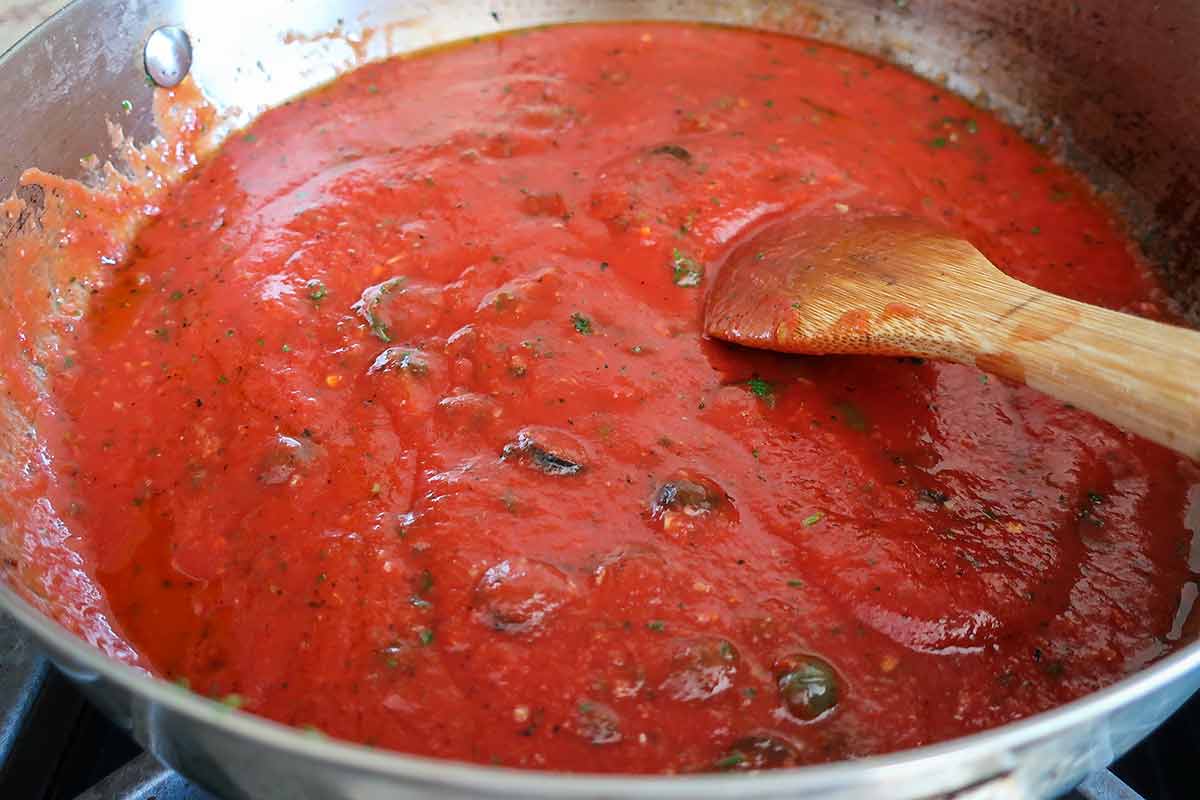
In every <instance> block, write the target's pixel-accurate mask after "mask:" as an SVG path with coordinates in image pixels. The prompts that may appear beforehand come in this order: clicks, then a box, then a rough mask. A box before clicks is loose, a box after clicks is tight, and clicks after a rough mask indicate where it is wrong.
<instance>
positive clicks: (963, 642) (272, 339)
mask: <svg viewBox="0 0 1200 800" xmlns="http://www.w3.org/2000/svg"><path fill="white" fill-rule="evenodd" d="M795 211H806V212H811V213H813V214H822V215H827V214H839V213H842V214H867V213H872V212H880V211H884V212H904V213H909V214H914V215H918V216H922V217H926V218H929V219H931V220H935V221H937V222H939V223H942V224H944V225H947V226H949V227H950V228H951V229H953V230H956V231H958V232H960V233H961V234H962V235H964V236H965V237H967V238H969V239H970V240H971V241H972V242H974V243H975V244H976V245H977V246H979V247H980V248H981V249H982V250H983V251H984V252H985V253H986V254H987V255H988V256H989V257H990V258H992V259H993V260H994V261H995V262H996V263H998V264H999V265H1000V266H1001V267H1002V268H1004V269H1005V270H1006V271H1008V272H1009V273H1010V274H1012V275H1013V276H1015V277H1017V278H1019V279H1022V280H1025V281H1028V282H1031V283H1034V284H1036V285H1038V286H1040V287H1043V288H1045V289H1049V290H1051V291H1055V292H1058V293H1061V294H1065V295H1069V296H1071V297H1074V298H1078V299H1080V300H1084V301H1088V302H1091V303H1098V304H1101V305H1104V306H1108V307H1112V308H1118V309H1123V310H1127V311H1132V312H1135V313H1140V314H1144V315H1149V316H1163V315H1166V314H1167V313H1168V312H1167V311H1166V309H1165V306H1164V304H1163V301H1162V297H1163V295H1162V293H1161V290H1160V289H1159V287H1158V285H1157V284H1156V282H1155V280H1154V279H1153V278H1152V276H1151V275H1150V273H1149V272H1148V270H1147V269H1146V267H1145V265H1144V263H1143V262H1142V261H1141V260H1140V258H1139V256H1137V255H1136V254H1135V252H1134V250H1133V248H1132V247H1131V245H1130V244H1129V242H1128V240H1127V236H1126V234H1125V233H1124V231H1123V229H1122V227H1121V225H1120V224H1119V223H1118V222H1117V221H1116V220H1115V218H1114V216H1113V214H1112V213H1111V212H1110V211H1109V210H1107V209H1106V208H1105V206H1104V205H1103V204H1102V203H1101V202H1099V201H1098V200H1097V198H1095V197H1094V196H1093V194H1092V193H1091V191H1090V190H1089V188H1088V187H1087V185H1086V184H1085V183H1084V182H1082V181H1081V180H1080V179H1079V178H1078V177H1076V176H1075V175H1073V174H1071V173H1069V172H1068V171H1066V170H1065V169H1064V168H1063V167H1061V166H1059V165H1057V164H1056V163H1055V162H1054V161H1052V160H1051V159H1050V158H1049V157H1048V156H1047V155H1045V154H1043V153H1042V152H1040V151H1039V150H1038V149H1036V148H1035V147H1034V146H1032V145H1030V144H1028V143H1026V142H1024V141H1023V140H1022V139H1021V138H1020V137H1019V136H1018V135H1017V134H1016V133H1015V132H1014V131H1013V130H1011V129H1010V128H1008V127H1005V126H1004V125H1002V124H1001V123H999V122H998V121H997V120H996V119H994V118H993V117H992V116H990V115H989V114H988V113H986V112H984V111H981V110H980V109H978V108H976V107H973V106H971V105H969V104H967V103H966V102H964V101H963V100H961V99H958V98H956V97H955V96H953V95H951V94H949V93H947V91H946V90H945V89H943V88H940V87H937V86H934V85H932V84H929V83H926V82H924V81H922V80H920V79H917V78H915V77H913V76H912V75H909V74H907V73H905V72H903V71H901V70H899V69H896V68H893V67H890V66H887V65H885V64H883V63H881V62H878V61H874V60H872V59H870V58H867V57H864V56H861V55H857V54H854V53H851V52H848V51H846V50H842V49H838V48H834V47H829V46H825V45H821V44H817V43H814V42H810V41H805V40H801V39H793V38H786V37H781V36H775V35H767V34H760V33H751V32H745V31H737V30H730V29H718V28H705V27H693V26H684V25H634V24H622V25H602V26H579V27H566V28H556V29H545V30H537V31H531V32H526V33H521V34H517V35H511V36H506V37H503V38H498V39H490V40H485V41H481V42H477V43H474V44H470V45H464V46H459V47H454V48H450V49H445V50H441V51H437V52H434V53H431V54H427V55H424V56H421V57H414V58H401V59H395V60H391V61H388V62H385V63H379V64H374V65H369V66H366V67H363V68H362V69H359V70H357V71H356V72H354V73H352V74H350V75H347V76H346V77H344V78H342V79H340V80H338V81H337V82H335V83H333V84H332V85H330V86H328V87H325V88H323V89H321V90H319V91H316V92H314V93H312V94H310V95H308V96H306V97H303V98H300V99H297V100H295V101H294V102H291V103H288V104H286V105H285V106H283V107H280V108H277V109H274V110H271V111H268V112H267V113H265V114H263V115H262V116H261V117H260V118H259V119H258V120H257V121H256V122H255V123H254V125H253V126H252V127H251V128H249V129H248V130H247V131H244V132H243V133H242V134H239V135H236V136H235V137H234V138H233V139H231V140H230V141H229V142H228V143H227V144H226V145H225V147H224V148H223V150H222V151H221V152H220V153H219V154H217V155H216V156H215V157H214V158H212V159H211V160H210V161H209V162H207V163H206V164H204V165H202V166H201V167H200V168H199V169H197V170H196V172H195V173H194V174H193V176H192V177H191V178H190V179H189V180H187V181H186V182H184V183H183V184H182V185H180V186H179V187H178V188H177V189H175V190H173V191H172V192H171V194H170V196H169V198H168V199H167V201H166V202H165V203H164V204H163V206H162V208H161V211H160V213H159V214H158V215H157V216H156V218H155V219H154V220H153V221H152V222H151V223H150V224H149V225H148V226H147V227H146V228H145V229H144V230H143V231H142V233H141V234H140V236H139V238H138V240H137V243H136V245H135V247H134V250H133V253H132V256H131V257H130V258H129V259H128V260H127V261H126V262H125V263H122V264H120V265H117V266H114V267H112V268H110V271H109V272H108V273H107V276H106V277H105V279H104V280H103V281H102V285H101V286H100V287H99V291H97V292H96V293H95V294H94V296H93V299H92V307H91V310H90V313H89V315H88V316H87V318H86V320H85V322H84V324H82V325H81V326H79V327H78V329H77V330H76V331H75V333H74V337H75V338H74V339H73V340H72V341H71V345H72V347H74V349H75V352H76V355H75V356H74V357H73V360H72V363H71V364H69V365H68V366H67V367H66V368H64V370H63V371H62V373H61V374H60V375H57V376H56V377H55V382H54V392H55V394H54V397H55V402H56V403H57V404H58V411H57V413H58V415H59V417H60V418H61V420H63V424H66V425H69V426H70V428H71V429H72V430H73V431H74V435H72V436H70V437H67V438H66V439H64V440H63V441H61V442H56V443H54V444H53V445H52V450H53V456H54V459H55V463H57V464H58V465H59V468H58V475H59V485H58V486H57V487H56V488H55V490H54V493H55V494H54V496H55V497H56V503H57V504H58V505H60V506H61V507H67V506H66V504H68V503H69V504H70V509H71V514H70V515H69V524H70V526H71V530H72V531H73V533H74V534H75V540H76V542H77V543H78V546H79V547H80V548H81V550H83V551H85V552H86V553H87V554H88V558H89V559H90V563H91V564H92V565H93V567H94V573H95V576H96V577H97V579H98V580H99V582H100V584H101V585H102V587H103V590H104V593H105V595H106V597H107V600H108V603H109V605H110V607H111V611H112V615H113V617H114V619H115V624H116V627H117V629H118V630H119V632H120V633H121V634H122V635H123V636H125V637H126V638H128V640H129V641H130V642H131V643H132V644H133V645H134V646H135V647H136V648H137V650H138V651H139V652H140V653H141V655H142V656H143V657H144V659H145V662H146V663H147V664H149V665H151V666H152V668H153V669H154V670H156V671H157V672H158V673H160V674H161V675H163V676H165V677H168V678H171V679H178V680H186V681H187V683H188V685H189V686H190V688H191V689H192V690H193V691H196V692H200V693H203V694H205V695H208V696H211V697H213V698H219V699H224V700H225V701H226V702H228V703H229V704H230V705H234V706H240V707H242V708H244V709H246V710H249V711H252V712H255V713H258V714H262V715H265V716H268V717H271V718H274V719H277V720H280V721H283V722H285V723H289V724H292V725H297V726H314V727H315V728H317V729H319V730H320V731H322V732H324V733H326V734H328V735H331V736H336V737H341V738H345V739H350V740H354V741H358V742H365V743H368V744H371V745H376V746H380V747H386V748H394V749H398V750H403V751H407V752H411V753H420V754H428V755H434V756H442V757H447V758H456V759H466V760H471V761H478V762H484V763H495V764H503V765H509V766H518V767H530V768H544V769H557V770H587V771H606V772H607V771H622V772H664V771H692V770H709V769H748V768H757V767H769V766H783V765H792V764H802V763H811V762H822V761H830V760H835V759H843V758H848V757H855V756H862V755H866V754H871V753H878V752H884V751H890V750H896V749H899V748H906V747H912V746H916V745H921V744H926V743H929V742H933V741H936V740H939V739H945V738H948V737H953V736H956V735H960V734H964V733H968V732H970V731H975V730H979V729H982V728H986V727H989V726H993V725H997V724H999V723H1003V722H1006V721H1009V720H1013V719H1016V718H1018V717H1021V716H1024V715H1027V714H1030V713H1033V712H1037V711H1040V710H1043V709H1048V708H1051V707H1053V706H1055V705H1058V704H1060V703H1063V702H1065V701H1068V700H1071V699H1073V698H1076V697H1079V696H1080V695H1082V694H1084V693H1086V692H1089V691H1091V690H1094V689H1097V688H1099V687H1102V686H1104V685H1106V684H1109V683H1111V682H1112V681H1114V680H1116V679H1118V678H1120V677H1121V676H1123V675H1125V674H1127V673H1129V672H1131V671H1134V670H1136V669H1138V668H1139V667H1141V666H1143V665H1145V664H1146V663H1148V662H1150V661H1152V660H1154V659H1155V658H1157V657H1159V656H1161V655H1162V654H1164V653H1166V652H1167V651H1169V650H1170V649H1171V647H1172V645H1173V643H1174V642H1175V641H1176V640H1178V639H1179V638H1180V637H1181V636H1182V635H1183V631H1184V629H1185V628H1186V627H1187V626H1188V625H1189V624H1190V623H1187V621H1186V617H1187V611H1188V609H1187V608H1186V607H1185V608H1180V596H1181V588H1183V587H1184V584H1185V582H1186V581H1188V580H1189V579H1190V578H1191V574H1192V573H1191V571H1190V570H1189V565H1188V559H1187V554H1188V550H1189V547H1190V546H1191V539H1190V537H1191V536H1192V534H1193V533H1194V532H1193V531H1189V529H1188V527H1187V521H1186V519H1185V516H1186V513H1185V512H1186V509H1187V507H1188V503H1189V493H1191V500H1190V502H1191V503H1193V504H1195V503H1197V502H1200V501H1198V500H1197V494H1198V492H1197V490H1196V489H1195V487H1196V485H1197V484H1198V483H1200V473H1198V470H1197V467H1196V465H1195V464H1193V463H1191V462H1188V461H1186V460H1184V459H1182V458H1181V457H1179V456H1177V455H1175V454H1173V453H1171V452H1169V451H1167V450H1164V449H1162V448H1160V447H1157V446H1154V445H1151V444H1148V443H1146V442H1145V441H1142V440H1139V439H1137V438H1135V437H1132V436H1130V435H1126V434H1124V433H1122V432H1120V431H1118V430H1117V429H1115V428H1113V427H1112V426H1110V425H1107V424H1105V423H1102V422H1099V421H1097V420H1096V419H1094V418H1092V417H1091V416H1089V415H1087V414H1085V413H1082V412H1080V411H1077V410H1074V409H1072V408H1069V407H1065V406H1064V405H1062V404H1061V403H1059V402H1056V401H1054V400H1051V399H1049V398H1047V397H1044V396H1042V395H1039V394H1038V393H1036V392H1034V391H1031V390H1029V389H1026V388H1024V387H1021V386H1016V385H1011V384H1008V383H1005V382H1003V381H1000V380H998V379H995V378H989V377H988V376H987V375H986V374H984V373H982V372H980V371H978V370H976V369H973V368H967V367H962V366H955V365H947V364H938V363H925V362H920V361H913V360H904V359H884V358H832V357H830V358H795V357H777V356H774V355H770V354H765V353H754V352H750V351H745V350H739V349H737V348H734V347H731V346H727V345H724V344H721V343H717V342H713V341H706V340H705V339H704V338H703V337H702V336H701V335H700V306H701V301H702V298H703V296H704V292H705V291H706V287H707V286H708V285H709V283H710V282H711V278H712V275H713V273H714V270H715V269H716V268H717V265H719V263H720V259H721V258H722V256H723V255H724V254H726V253H727V252H728V250H729V249H730V247H731V243H732V242H733V241H734V240H735V239H737V238H738V237H740V236H744V235H745V234H746V233H747V232H748V231H751V230H753V229H754V228H755V227H756V226H759V225H761V224H763V223H764V222H765V221H767V220H769V219H770V218H771V217H773V216H775V215H778V214H782V213H785V212H795ZM1193 594H1194V592H1193ZM1188 596H1190V595H1188Z"/></svg>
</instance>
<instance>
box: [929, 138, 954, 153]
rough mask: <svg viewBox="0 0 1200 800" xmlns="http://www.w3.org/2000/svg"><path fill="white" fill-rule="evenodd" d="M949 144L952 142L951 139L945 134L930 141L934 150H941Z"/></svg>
mask: <svg viewBox="0 0 1200 800" xmlns="http://www.w3.org/2000/svg"><path fill="white" fill-rule="evenodd" d="M948 144H950V141H949V140H948V139H947V138H946V137H944V136H938V137H937V138H934V139H931V140H930V141H929V146H930V147H932V148H933V149H934V150H941V149H942V148H943V147H945V146H946V145H948Z"/></svg>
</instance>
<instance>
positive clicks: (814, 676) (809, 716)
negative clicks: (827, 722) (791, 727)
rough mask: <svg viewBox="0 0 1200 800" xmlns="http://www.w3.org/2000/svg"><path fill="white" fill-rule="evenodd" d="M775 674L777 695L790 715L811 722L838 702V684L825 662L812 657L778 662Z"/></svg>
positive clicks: (803, 656)
mask: <svg viewBox="0 0 1200 800" xmlns="http://www.w3.org/2000/svg"><path fill="white" fill-rule="evenodd" d="M776 675H778V679H779V694H780V695H781V696H782V697H783V702H784V703H785V704H786V705H787V709H788V711H790V712H791V713H792V715H793V716H796V717H799V718H800V719H803V720H814V719H816V718H817V717H819V716H821V715H822V714H824V713H825V712H826V711H828V710H829V709H831V708H833V707H834V706H836V705H837V703H838V697H839V695H840V694H841V687H840V685H839V684H840V681H839V680H838V676H837V673H836V672H834V669H833V667H832V666H831V665H830V664H829V662H828V661H825V660H824V659H821V658H817V657H816V656H811V655H798V656H791V657H788V658H785V659H781V660H780V662H779V663H778V664H777V669H776Z"/></svg>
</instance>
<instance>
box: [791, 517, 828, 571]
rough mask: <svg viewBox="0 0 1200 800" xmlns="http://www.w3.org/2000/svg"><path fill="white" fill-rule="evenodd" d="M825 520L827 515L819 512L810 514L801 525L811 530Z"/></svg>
mask: <svg viewBox="0 0 1200 800" xmlns="http://www.w3.org/2000/svg"><path fill="white" fill-rule="evenodd" d="M823 519H825V515H824V514H822V513H821V512H820V511H818V512H816V513H815V514H809V515H808V516H807V517H805V518H804V519H803V520H801V522H800V524H801V525H803V526H804V527H806V528H811V527H812V526H813V525H816V524H817V523H818V522H820V521H821V520H823ZM788 583H789V584H791V581H788Z"/></svg>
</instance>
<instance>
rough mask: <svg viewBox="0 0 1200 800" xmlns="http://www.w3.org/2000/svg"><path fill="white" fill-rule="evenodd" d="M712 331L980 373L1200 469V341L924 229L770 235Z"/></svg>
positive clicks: (786, 225) (790, 225)
mask: <svg viewBox="0 0 1200 800" xmlns="http://www.w3.org/2000/svg"><path fill="white" fill-rule="evenodd" d="M1085 279H1086V278H1085ZM704 330H705V332H706V333H708V335H709V336H713V337H716V338H718V339H725V340H727V341H730V342H736V343H737V344H742V345H746V346H749V347H757V348H761V349H764V350H778V351H781V352H785V353H813V354H826V353H867V354H873V355H888V356H917V357H920V358H933V359H945V360H948V361H956V362H958V363H960V364H974V365H975V366H977V367H979V368H980V369H982V370H985V371H986V372H991V373H994V374H996V375H1000V376H1002V377H1004V378H1008V379H1009V380H1013V381H1017V382H1019V383H1025V384H1027V385H1029V386H1031V387H1033V388H1034V389H1037V390H1039V391H1042V392H1045V393H1046V394H1049V395H1053V396H1054V397H1057V398H1059V399H1060V400H1064V401H1066V402H1068V403H1070V404H1072V405H1074V406H1077V407H1079V408H1083V409H1086V410H1088V411H1090V412H1092V413H1093V414H1095V415H1096V416H1098V417H1101V418H1103V419H1106V420H1108V421H1109V422H1112V423H1115V424H1116V425H1119V426H1121V427H1122V428H1125V429H1126V430H1129V431H1133V432H1134V433H1138V434H1141V435H1142V436H1145V437H1146V438H1147V439H1152V440H1153V441H1156V442H1159V443H1160V444H1164V445H1166V446H1167V447H1170V448H1173V449H1175V450H1177V451H1179V452H1181V453H1183V454H1185V455H1187V456H1189V457H1191V458H1193V459H1197V460H1200V333H1197V332H1195V331H1191V330H1187V329H1185V328H1180V327H1175V326H1172V325H1165V324H1163V323H1160V322H1151V321H1150V320H1146V319H1142V318H1140V317H1135V316H1132V315H1129V314H1122V313H1119V312H1116V311H1109V310H1107V309H1103V308H1098V307H1097V306H1092V305H1088V304H1086V303H1079V302H1076V301H1074V300H1068V299H1066V298H1064V297H1059V296H1058V295H1054V294H1050V293H1049V292H1043V291H1042V290H1040V289H1035V288H1034V287H1032V286H1029V285H1028V284H1024V283H1021V282H1020V281H1017V280H1014V279H1012V278H1010V277H1008V276H1007V275H1005V274H1004V273H1002V272H1001V271H1000V270H999V269H997V268H996V267H995V265H993V264H992V263H991V262H990V261H988V260H987V258H985V257H984V256H983V254H982V253H980V252H979V251H978V250H976V249H975V248H974V247H973V246H972V245H971V244H970V243H969V242H966V241H964V240H962V239H960V238H958V237H956V236H953V235H952V234H949V233H946V232H944V231H939V230H937V229H935V228H933V227H931V226H930V225H928V224H927V223H924V222H920V221H917V220H914V219H908V218H902V217H871V218H867V219H858V220H852V219H847V218H845V217H842V218H834V219H828V218H816V219H814V218H807V217H784V218H781V219H779V220H777V221H775V222H773V223H770V224H768V225H767V227H765V228H763V229H762V230H761V231H759V232H758V233H757V234H755V235H754V236H753V237H752V238H750V239H749V240H748V241H746V242H745V243H744V244H742V245H740V246H739V247H737V248H736V249H735V250H734V251H733V253H732V254H731V255H730V257H729V259H728V260H727V261H726V262H725V264H724V266H723V267H722V268H721V271H720V273H719V274H718V275H717V278H716V281H715V283H714V284H713V288H712V291H711V292H710V293H709V295H708V300H707V303H706V306H705V309H704Z"/></svg>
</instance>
